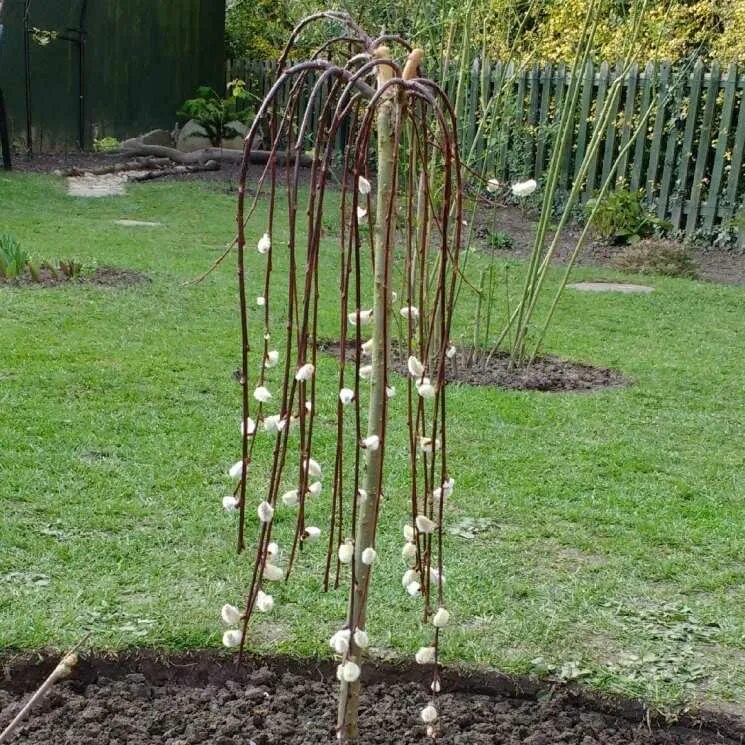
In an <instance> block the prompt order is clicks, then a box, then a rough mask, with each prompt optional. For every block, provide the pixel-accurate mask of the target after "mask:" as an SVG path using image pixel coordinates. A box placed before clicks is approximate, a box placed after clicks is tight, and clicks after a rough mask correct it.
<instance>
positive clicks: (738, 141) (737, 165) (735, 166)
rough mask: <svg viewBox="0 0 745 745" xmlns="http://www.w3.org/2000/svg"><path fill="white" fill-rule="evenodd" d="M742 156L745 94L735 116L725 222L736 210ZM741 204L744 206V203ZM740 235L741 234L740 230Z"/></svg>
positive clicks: (744, 127)
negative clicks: (735, 128) (738, 111)
mask: <svg viewBox="0 0 745 745" xmlns="http://www.w3.org/2000/svg"><path fill="white" fill-rule="evenodd" d="M743 154H745V94H743V99H742V100H741V101H740V113H739V114H738V116H737V130H736V131H735V143H734V147H733V148H732V160H731V161H730V164H729V175H728V178H727V192H726V194H725V197H724V205H723V209H722V211H721V216H722V219H723V220H724V221H725V222H727V221H729V220H731V219H732V217H733V216H734V215H735V212H736V211H737V208H738V205H737V187H738V184H739V182H740V174H741V171H742V167H743ZM743 204H745V202H744V203H743ZM743 217H744V218H745V215H743ZM740 233H741V234H742V230H741V231H740Z"/></svg>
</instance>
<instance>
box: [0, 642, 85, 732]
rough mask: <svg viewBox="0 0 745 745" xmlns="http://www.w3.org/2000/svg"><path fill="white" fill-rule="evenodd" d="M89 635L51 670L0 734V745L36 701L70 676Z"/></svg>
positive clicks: (15, 728) (16, 727) (14, 729)
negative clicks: (78, 652)
mask: <svg viewBox="0 0 745 745" xmlns="http://www.w3.org/2000/svg"><path fill="white" fill-rule="evenodd" d="M89 636H90V634H86V635H85V636H84V637H83V638H82V639H81V640H80V641H79V642H78V643H77V644H76V645H75V646H74V647H73V648H72V649H71V650H70V651H69V652H68V653H67V654H66V655H65V656H64V657H63V658H62V659H61V660H60V662H59V664H58V665H57V667H55V668H54V670H52V674H51V675H50V676H49V677H48V678H47V679H46V680H45V681H44V682H43V683H42V684H41V685H40V686H39V688H38V689H37V691H36V693H34V695H33V696H31V698H30V699H29V700H28V701H27V702H26V705H25V706H24V707H23V708H22V709H21V710H20V711H19V712H18V714H16V716H15V718H14V719H13V721H12V722H11V723H10V724H9V725H8V726H7V727H6V728H5V729H4V730H3V732H2V733H1V734H0V745H2V743H4V742H8V741H9V740H10V737H11V736H12V735H13V733H14V732H15V731H16V730H17V729H18V726H19V725H20V724H21V722H22V721H23V720H24V719H25V718H26V715H27V714H28V713H29V712H30V711H31V709H33V708H34V706H35V705H36V704H37V702H38V701H40V700H41V699H42V698H44V696H46V694H47V692H48V691H49V689H50V688H51V687H52V686H53V685H54V684H55V683H56V682H57V681H58V680H62V679H63V678H67V677H69V676H70V675H72V672H73V670H74V669H75V666H76V665H77V664H78V655H77V654H76V652H77V650H78V649H80V647H81V646H82V645H83V644H84V643H85V642H86V641H87V639H88V637H89Z"/></svg>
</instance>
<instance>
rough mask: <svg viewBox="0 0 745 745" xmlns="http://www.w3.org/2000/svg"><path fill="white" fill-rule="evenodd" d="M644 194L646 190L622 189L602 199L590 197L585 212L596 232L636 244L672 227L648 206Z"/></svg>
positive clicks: (614, 239) (607, 239) (605, 238)
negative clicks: (644, 201)
mask: <svg viewBox="0 0 745 745" xmlns="http://www.w3.org/2000/svg"><path fill="white" fill-rule="evenodd" d="M643 195H644V192H643V190H639V191H629V190H628V189H618V190H617V191H614V192H610V193H609V194H607V195H606V196H605V197H604V198H603V199H601V200H599V201H598V199H597V198H595V199H590V200H588V202H587V204H586V205H585V214H586V215H587V218H588V220H590V227H591V228H592V230H593V232H594V233H595V235H597V236H598V237H599V238H601V239H603V240H605V241H609V242H611V243H635V242H636V241H638V240H640V239H642V238H646V237H648V236H651V235H653V234H654V233H655V232H656V231H658V230H663V229H665V228H666V227H669V224H668V223H666V222H665V221H664V220H660V219H659V218H658V217H657V216H656V215H655V214H654V213H653V212H650V211H649V210H648V209H647V208H646V207H645V206H644V204H643V202H642V198H643ZM596 207H597V210H596ZM593 211H595V214H594V215H593V214H592V213H593Z"/></svg>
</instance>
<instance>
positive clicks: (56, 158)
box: [13, 153, 307, 194]
mask: <svg viewBox="0 0 745 745" xmlns="http://www.w3.org/2000/svg"><path fill="white" fill-rule="evenodd" d="M115 162H122V161H121V160H120V159H117V158H115V157H114V156H112V155H107V154H106V153H65V154H40V155H35V156H34V157H33V158H32V159H31V160H29V159H27V158H26V157H25V156H16V157H15V159H14V161H13V169H14V170H15V171H19V172H21V173H51V172H52V171H56V170H65V169H66V168H73V167H76V168H84V169H85V168H101V167H103V166H106V165H110V164H112V163H115ZM263 170H264V167H263V166H257V165H252V166H249V169H248V180H249V183H250V182H252V181H257V180H258V179H259V177H260V176H261V174H262V172H263ZM239 171H240V164H239V163H226V162H223V163H221V164H220V170H218V171H198V172H196V173H181V174H171V175H169V176H164V177H163V178H160V179H158V180H156V181H155V182H154V183H158V182H160V181H208V182H216V183H215V186H218V187H221V188H223V187H224V190H225V191H226V192H227V193H230V194H232V193H236V194H237V193H238V175H239ZM306 171H307V169H301V174H303V173H305V172H306Z"/></svg>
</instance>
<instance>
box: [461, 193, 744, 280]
mask: <svg viewBox="0 0 745 745" xmlns="http://www.w3.org/2000/svg"><path fill="white" fill-rule="evenodd" d="M490 230H496V231H503V232H505V233H509V235H510V237H511V238H512V241H513V246H512V248H508V249H492V248H490V247H489V245H488V231H490ZM579 234H580V230H578V229H577V227H576V226H573V227H569V228H567V229H565V230H564V231H563V232H562V235H561V238H560V239H559V245H558V247H557V251H556V255H555V257H554V261H553V263H554V264H558V265H561V264H565V263H566V261H567V259H568V258H569V256H570V255H571V253H572V252H573V251H574V248H575V246H576V245H577V239H578V238H579ZM475 235H476V236H477V241H476V242H477V245H479V243H480V245H481V248H482V249H483V250H487V251H489V252H491V253H493V254H494V255H495V256H498V257H499V258H500V259H521V260H523V259H526V258H528V256H529V255H530V251H531V249H532V247H533V237H534V235H535V216H532V215H530V214H529V213H527V212H524V211H523V210H521V209H519V208H517V207H510V206H497V207H495V208H493V209H492V208H488V209H485V210H482V211H480V212H479V214H478V215H477V218H476V227H475ZM550 238H551V236H549V240H550ZM623 249H624V246H614V245H609V244H606V243H593V242H590V243H588V244H587V245H586V246H585V247H584V248H583V249H582V251H581V252H580V255H579V258H578V260H577V265H579V266H602V267H613V265H614V262H615V260H616V258H617V256H618V255H619V254H620V253H621V252H622V251H623ZM691 257H692V258H693V262H694V264H695V265H696V277H697V278H698V279H702V280H705V281H707V282H721V283H724V284H736V285H744V284H745V253H743V252H742V251H738V250H737V249H734V248H732V249H721V248H714V247H701V248H696V249H692V250H691Z"/></svg>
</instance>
